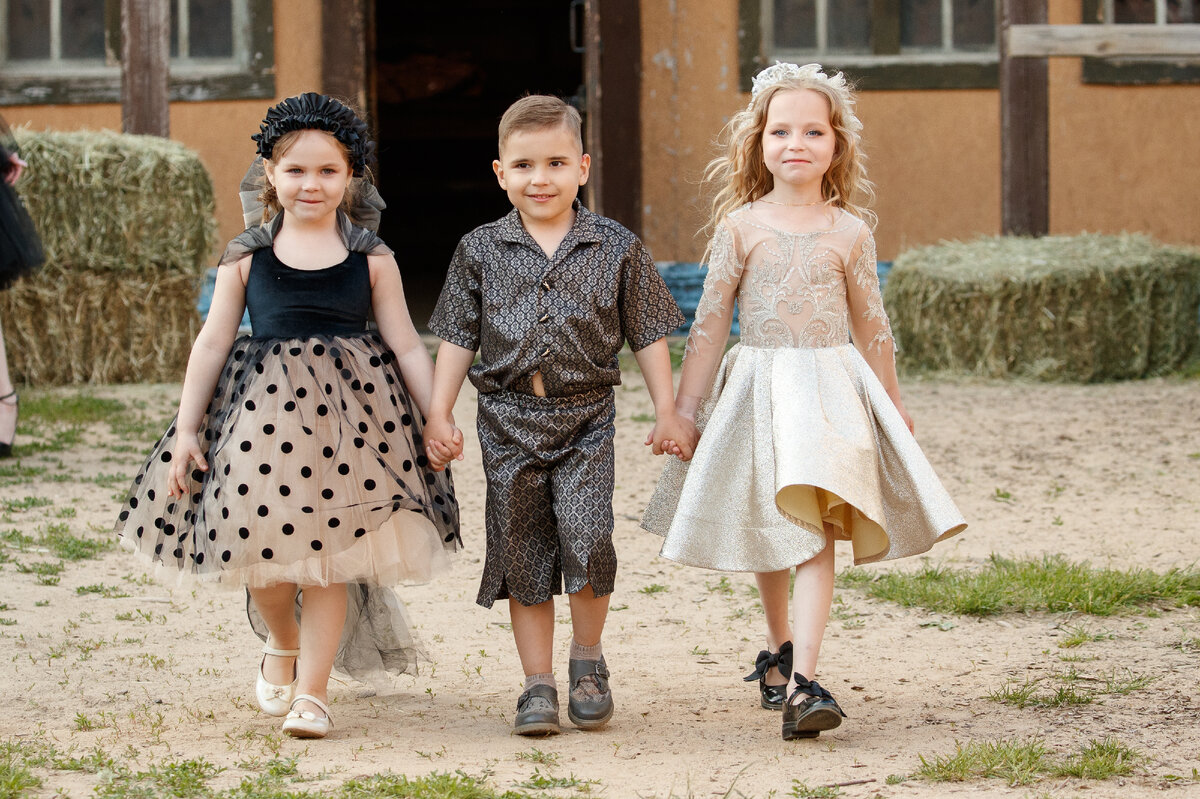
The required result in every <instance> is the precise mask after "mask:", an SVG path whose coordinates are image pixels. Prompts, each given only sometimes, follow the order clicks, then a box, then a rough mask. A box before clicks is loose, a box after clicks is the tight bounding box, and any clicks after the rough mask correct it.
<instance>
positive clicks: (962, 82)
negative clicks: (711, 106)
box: [738, 0, 1000, 91]
mask: <svg viewBox="0 0 1200 799" xmlns="http://www.w3.org/2000/svg"><path fill="white" fill-rule="evenodd" d="M822 1H825V2H833V0H818V2H822ZM945 1H946V0H944V2H945ZM900 12H901V7H900V0H873V2H872V3H871V15H872V21H871V49H872V53H871V54H869V55H868V54H845V55H839V54H837V53H828V54H826V55H824V56H822V55H820V54H818V53H816V52H812V51H805V50H787V49H777V48H775V47H774V41H773V37H774V31H773V29H771V23H772V18H773V16H774V0H739V2H738V16H739V23H740V26H739V27H740V30H739V37H738V41H739V51H740V52H739V64H740V67H741V69H740V70H739V71H740V76H739V77H740V84H741V88H742V90H743V91H749V90H750V81H751V79H752V78H753V76H754V75H755V74H756V73H757V72H758V71H759V70H760V69H762V68H763V67H765V66H767V65H769V64H772V63H774V62H775V61H777V60H779V61H795V62H797V63H801V62H809V61H814V60H820V62H821V64H822V65H823V66H825V67H828V68H830V69H834V70H838V71H842V72H845V73H846V75H847V76H848V77H850V78H851V79H852V80H853V81H854V83H855V85H856V86H857V87H858V88H859V89H868V90H871V89H995V88H997V87H998V86H999V85H1000V53H999V49H998V43H997V46H996V47H994V48H993V49H992V50H986V51H983V50H981V51H953V50H951V49H949V47H948V46H949V45H950V44H951V42H950V41H949V40H947V39H946V37H947V36H948V35H950V34H949V33H948V32H943V42H944V46H947V49H944V50H942V51H938V52H921V53H901V52H900ZM994 13H995V14H999V2H998V0H997V5H996V6H995V8H994ZM818 32H819V33H822V34H823V33H824V32H823V31H818ZM998 35H999V26H998V24H997V36H998Z"/></svg>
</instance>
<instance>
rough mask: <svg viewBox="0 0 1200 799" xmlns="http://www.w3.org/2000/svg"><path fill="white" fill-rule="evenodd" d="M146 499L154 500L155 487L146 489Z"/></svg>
mask: <svg viewBox="0 0 1200 799" xmlns="http://www.w3.org/2000/svg"><path fill="white" fill-rule="evenodd" d="M146 499H148V500H150V501H151V502H153V501H154V489H153V488H148V489H146Z"/></svg>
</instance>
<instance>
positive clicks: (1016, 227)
mask: <svg viewBox="0 0 1200 799" xmlns="http://www.w3.org/2000/svg"><path fill="white" fill-rule="evenodd" d="M1045 23H1046V2H1045V0H1002V11H1001V18H1000V28H1001V30H1000V161H1001V165H1000V170H1001V180H1000V182H1001V203H1000V206H1001V209H1000V216H1001V229H1002V230H1003V232H1004V234H1005V235H1022V236H1044V235H1046V234H1047V233H1049V232H1050V127H1049V105H1050V103H1049V88H1048V86H1047V78H1048V75H1049V69H1048V62H1047V59H1045V58H1014V57H1012V55H1011V54H1010V53H1009V51H1008V29H1009V27H1011V26H1013V25H1024V24H1045Z"/></svg>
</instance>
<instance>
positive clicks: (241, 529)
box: [238, 527, 250, 541]
mask: <svg viewBox="0 0 1200 799" xmlns="http://www.w3.org/2000/svg"><path fill="white" fill-rule="evenodd" d="M238 535H240V536H241V537H242V540H243V541H245V540H246V539H247V538H249V537H250V531H249V530H247V529H246V528H245V527H239V528H238Z"/></svg>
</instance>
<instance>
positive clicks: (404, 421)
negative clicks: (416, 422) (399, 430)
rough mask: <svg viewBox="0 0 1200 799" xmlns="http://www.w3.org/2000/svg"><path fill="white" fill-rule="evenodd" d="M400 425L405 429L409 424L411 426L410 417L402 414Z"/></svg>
mask: <svg viewBox="0 0 1200 799" xmlns="http://www.w3.org/2000/svg"><path fill="white" fill-rule="evenodd" d="M400 424H402V425H404V426H405V427H408V426H409V425H410V424H412V417H411V416H409V415H408V414H407V413H406V414H404V415H403V416H401V417H400Z"/></svg>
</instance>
